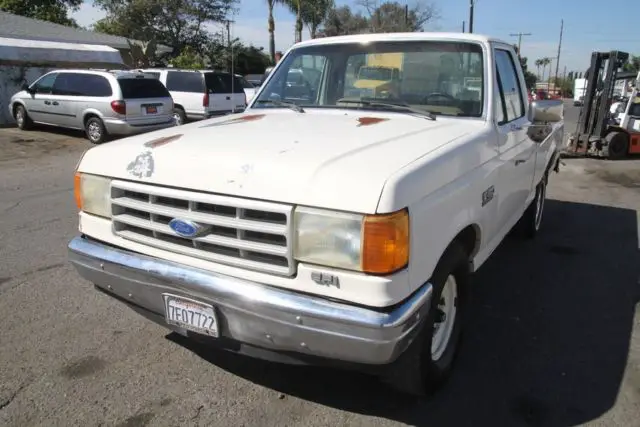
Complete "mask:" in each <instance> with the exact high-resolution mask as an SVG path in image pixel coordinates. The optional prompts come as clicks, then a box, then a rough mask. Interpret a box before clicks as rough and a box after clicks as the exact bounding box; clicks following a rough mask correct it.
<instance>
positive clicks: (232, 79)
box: [225, 19, 236, 109]
mask: <svg viewBox="0 0 640 427" xmlns="http://www.w3.org/2000/svg"><path fill="white" fill-rule="evenodd" d="M235 22H236V21H233V20H231V19H227V20H226V21H225V23H226V24H227V51H228V53H229V70H230V72H231V93H232V94H234V93H235V88H234V83H235V78H234V76H235V74H234V73H233V45H232V44H231V24H232V23H235ZM233 108H234V109H235V106H234V107H233Z"/></svg>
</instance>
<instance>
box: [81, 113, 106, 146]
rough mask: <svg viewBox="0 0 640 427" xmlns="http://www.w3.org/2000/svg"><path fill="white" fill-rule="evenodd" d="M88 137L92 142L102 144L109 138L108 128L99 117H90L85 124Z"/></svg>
mask: <svg viewBox="0 0 640 427" xmlns="http://www.w3.org/2000/svg"><path fill="white" fill-rule="evenodd" d="M84 129H85V133H86V134H87V139H89V141H90V142H91V143H92V144H102V143H103V142H105V141H106V140H107V130H106V129H105V128H104V123H102V120H100V119H99V118H97V117H90V118H89V119H88V120H87V122H86V123H85V125H84Z"/></svg>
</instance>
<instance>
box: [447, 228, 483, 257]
mask: <svg viewBox="0 0 640 427" xmlns="http://www.w3.org/2000/svg"><path fill="white" fill-rule="evenodd" d="M453 241H454V242H458V243H460V245H462V248H463V249H464V251H465V252H466V253H467V255H469V258H471V257H473V256H474V255H475V254H476V253H477V252H478V248H479V247H480V229H479V228H478V226H477V225H475V224H472V225H469V226H467V227H466V228H464V229H463V230H462V231H460V232H459V233H458V235H457V236H456V237H455V238H454V239H453Z"/></svg>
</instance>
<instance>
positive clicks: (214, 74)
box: [140, 68, 247, 125]
mask: <svg viewBox="0 0 640 427" xmlns="http://www.w3.org/2000/svg"><path fill="white" fill-rule="evenodd" d="M140 71H142V72H144V73H148V74H151V75H153V76H155V77H156V78H158V79H159V80H160V81H161V82H162V83H163V84H164V85H165V86H166V87H167V89H169V93H171V96H172V97H173V100H174V102H175V106H174V117H175V119H176V122H177V123H178V124H179V125H181V124H183V123H185V122H186V120H201V119H208V118H210V117H214V116H221V115H225V114H230V113H233V112H237V111H241V110H243V109H244V108H245V107H246V105H247V99H246V94H245V92H244V87H243V84H242V82H241V81H240V80H239V79H238V78H235V79H234V78H233V77H232V75H231V73H226V72H220V71H207V70H181V69H175V68H165V69H158V68H151V69H143V70H140Z"/></svg>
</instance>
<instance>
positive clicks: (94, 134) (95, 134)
mask: <svg viewBox="0 0 640 427" xmlns="http://www.w3.org/2000/svg"><path fill="white" fill-rule="evenodd" d="M88 133H89V138H91V140H92V141H97V140H99V139H100V126H98V124H97V123H96V122H91V123H89V132H88Z"/></svg>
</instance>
